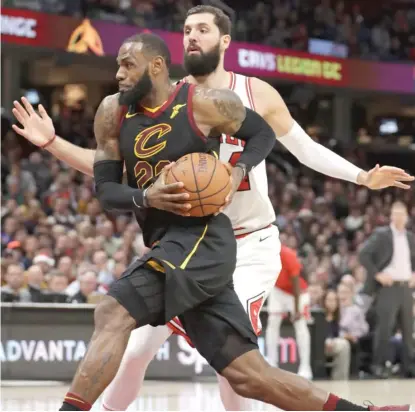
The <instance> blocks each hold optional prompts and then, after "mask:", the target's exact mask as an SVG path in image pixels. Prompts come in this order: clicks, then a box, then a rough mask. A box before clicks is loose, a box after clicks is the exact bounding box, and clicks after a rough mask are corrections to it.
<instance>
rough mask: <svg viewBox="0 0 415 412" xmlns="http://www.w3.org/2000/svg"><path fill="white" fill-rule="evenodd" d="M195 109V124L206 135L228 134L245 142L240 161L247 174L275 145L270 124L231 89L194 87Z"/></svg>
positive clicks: (239, 163)
mask: <svg viewBox="0 0 415 412" xmlns="http://www.w3.org/2000/svg"><path fill="white" fill-rule="evenodd" d="M193 108H194V117H195V121H196V124H197V125H198V127H199V128H200V130H201V131H202V132H203V133H205V135H206V136H209V135H210V136H218V135H220V134H222V133H225V134H229V135H232V136H235V137H237V138H239V139H241V140H245V141H246V145H245V147H244V150H243V152H242V155H241V157H240V159H239V161H238V163H237V165H240V166H241V167H242V168H243V170H244V173H247V172H249V171H250V170H251V169H252V168H253V167H255V166H257V165H258V164H259V163H261V162H262V161H263V160H264V159H265V158H266V157H267V156H268V155H269V153H270V152H271V150H272V148H273V147H274V144H275V134H274V132H273V130H272V129H271V127H270V126H269V125H268V124H267V122H266V121H265V120H264V119H263V118H262V117H261V116H259V115H258V114H257V113H255V112H254V111H252V110H250V109H248V108H245V107H244V105H243V103H242V101H241V99H240V98H239V97H238V96H237V95H236V94H235V93H234V92H233V91H231V90H229V89H208V88H204V87H195V91H194V95H193Z"/></svg>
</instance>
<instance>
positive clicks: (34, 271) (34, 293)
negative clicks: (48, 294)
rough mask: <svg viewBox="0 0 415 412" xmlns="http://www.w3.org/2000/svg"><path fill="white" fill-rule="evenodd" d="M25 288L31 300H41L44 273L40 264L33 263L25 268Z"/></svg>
mask: <svg viewBox="0 0 415 412" xmlns="http://www.w3.org/2000/svg"><path fill="white" fill-rule="evenodd" d="M26 273H27V289H28V291H29V293H30V298H31V301H32V302H43V292H42V288H43V287H44V275H43V272H42V269H41V268H40V266H37V265H33V266H31V267H30V268H29V269H28V270H27V272H26Z"/></svg>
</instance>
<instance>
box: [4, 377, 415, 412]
mask: <svg viewBox="0 0 415 412" xmlns="http://www.w3.org/2000/svg"><path fill="white" fill-rule="evenodd" d="M317 384H318V385H319V386H321V387H323V388H325V389H327V390H329V391H332V392H335V393H336V394H338V395H341V396H344V397H346V398H348V399H351V400H353V401H354V402H356V403H360V404H362V403H363V402H364V401H367V400H370V401H372V402H373V403H375V404H377V405H384V404H391V403H392V404H393V403H395V404H402V403H412V404H415V390H414V388H415V381H414V380H388V381H347V382H322V381H319V382H317ZM67 389H68V386H67V385H61V384H54V383H42V384H41V385H40V384H37V385H35V384H34V383H33V382H23V383H22V382H2V386H1V404H0V410H1V411H3V412H6V411H57V410H58V409H59V407H60V405H61V402H62V399H63V396H64V395H65V393H66V391H67ZM92 410H95V411H98V410H100V401H98V402H97V403H96V404H95V405H94V408H93V409H92ZM221 410H223V407H222V405H221V403H220V399H219V392H218V388H217V386H216V384H215V383H210V382H209V383H207V382H206V383H189V382H160V381H146V382H145V385H144V389H143V392H142V396H141V397H140V398H139V399H137V400H136V401H135V402H134V404H133V405H131V406H130V408H129V409H128V411H188V412H196V411H211V412H217V411H221ZM251 410H253V411H273V410H277V409H276V408H274V407H272V406H268V405H264V404H261V403H259V402H252V408H251Z"/></svg>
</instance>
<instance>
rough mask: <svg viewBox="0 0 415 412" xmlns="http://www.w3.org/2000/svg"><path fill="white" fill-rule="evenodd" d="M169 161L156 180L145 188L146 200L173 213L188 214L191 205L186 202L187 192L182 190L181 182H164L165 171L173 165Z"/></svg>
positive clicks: (157, 207)
mask: <svg viewBox="0 0 415 412" xmlns="http://www.w3.org/2000/svg"><path fill="white" fill-rule="evenodd" d="M173 165H174V163H170V164H169V165H168V166H166V167H165V168H164V169H163V171H162V172H161V173H160V176H159V177H158V179H157V180H156V182H155V183H154V184H153V185H152V186H151V187H150V188H149V189H148V190H147V192H146V200H147V203H148V205H149V206H150V207H154V208H156V209H160V210H165V211H166V212H171V213H175V214H176V215H182V216H190V215H189V213H188V210H189V209H190V208H191V207H192V205H191V204H189V203H186V200H187V199H189V196H190V195H189V194H188V193H185V192H183V187H184V184H183V182H176V183H171V184H169V185H167V184H166V176H167V172H168V171H169V170H170V169H171V168H172V167H173Z"/></svg>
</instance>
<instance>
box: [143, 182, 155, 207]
mask: <svg viewBox="0 0 415 412" xmlns="http://www.w3.org/2000/svg"><path fill="white" fill-rule="evenodd" d="M151 186H153V184H151V185H150V186H149V187H146V188H145V189H144V190H143V206H144V207H149V205H148V200H147V190H148V189H150V187H151Z"/></svg>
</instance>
